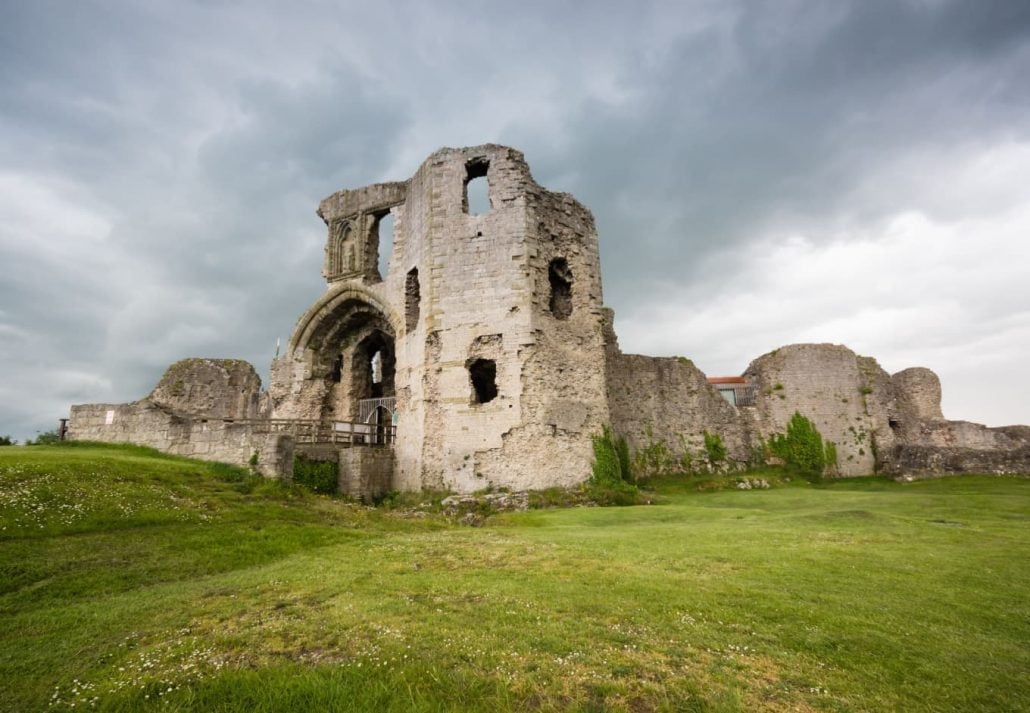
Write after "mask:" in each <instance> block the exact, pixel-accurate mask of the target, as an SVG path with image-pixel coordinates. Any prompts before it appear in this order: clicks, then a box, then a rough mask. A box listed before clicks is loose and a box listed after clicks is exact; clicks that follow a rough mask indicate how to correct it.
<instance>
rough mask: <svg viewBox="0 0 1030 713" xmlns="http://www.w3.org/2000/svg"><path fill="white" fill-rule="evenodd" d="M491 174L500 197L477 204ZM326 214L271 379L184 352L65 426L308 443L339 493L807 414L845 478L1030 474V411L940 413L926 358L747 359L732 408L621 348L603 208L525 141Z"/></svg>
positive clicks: (234, 445)
mask: <svg viewBox="0 0 1030 713" xmlns="http://www.w3.org/2000/svg"><path fill="white" fill-rule="evenodd" d="M476 181H485V182H486V184H487V194H488V200H489V206H488V207H487V208H485V209H484V210H483V211H482V212H480V213H478V214H477V213H475V212H474V206H473V207H472V208H470V199H469V195H470V192H469V185H470V184H471V183H474V182H476ZM318 215H319V216H320V217H321V218H322V220H323V221H324V222H325V224H326V228H327V241H326V248H325V261H324V265H323V270H322V274H323V277H324V278H325V280H326V283H327V289H326V292H325V293H324V294H323V295H322V297H321V298H319V299H318V300H317V301H316V302H315V304H313V305H312V306H311V307H310V308H309V309H308V310H307V311H306V312H305V313H304V314H303V315H302V316H301V317H300V319H299V320H298V322H297V326H296V328H295V330H294V332H293V335H292V336H291V337H290V340H289V343H288V345H287V348H286V350H285V353H284V354H283V355H282V356H279V357H278V358H276V359H275V360H274V362H273V363H272V367H271V382H270V384H269V387H268V390H267V391H264V390H262V388H261V383H260V379H259V378H258V377H257V374H256V372H255V371H254V368H253V367H252V366H251V365H249V364H246V363H245V362H240V361H236V360H216V359H186V360H183V361H180V362H177V363H176V364H174V365H173V366H172V367H170V368H169V370H168V372H167V373H166V374H165V376H164V377H163V378H162V379H161V381H160V383H159V384H158V385H157V387H155V389H154V391H153V392H151V394H150V395H149V396H147V397H146V398H144V399H142V400H140V401H137V402H134V403H130V404H88V405H81V406H73V407H72V411H71V419H70V423H69V433H70V437H72V438H76V439H89V440H97V441H111V442H134V443H141V444H145V445H151V446H154V447H156V448H159V449H161V450H164V451H168V452H171V453H179V454H183V455H189V456H193V457H198V458H206V459H210V460H219V461H226V462H230V463H238V464H250V465H251V466H253V467H255V468H256V469H257V470H259V471H260V472H262V473H264V474H265V475H268V476H278V477H286V478H288V477H290V475H291V473H292V464H293V458H294V454H295V452H296V453H301V454H304V455H305V456H306V457H309V458H317V459H322V460H334V461H337V462H338V463H339V471H340V486H341V489H342V490H343V491H344V492H347V493H349V494H351V495H354V496H358V497H364V498H372V497H377V496H379V495H382V494H384V493H386V492H388V491H390V490H420V489H436V490H441V489H444V490H451V491H455V492H460V493H470V492H474V491H479V490H484V489H491V488H492V489H509V490H513V491H524V490H526V489H538V488H546V487H551V486H569V485H574V484H576V483H579V482H582V481H583V480H585V479H586V478H587V477H588V476H589V474H590V465H591V460H592V449H591V436H592V435H593V434H597V433H600V431H601V429H602V427H603V426H604V425H606V424H610V425H611V426H612V428H613V429H614V431H615V432H616V433H618V434H621V435H623V436H625V437H626V438H627V440H628V441H629V443H630V445H631V447H632V448H633V449H641V448H646V447H648V446H651V445H653V444H655V443H658V442H664V443H665V444H666V445H667V447H668V449H669V450H670V451H672V452H675V453H677V454H680V453H682V454H686V455H690V454H693V456H691V457H692V458H693V459H694V460H693V461H692V462H694V463H695V464H699V465H714V464H706V463H705V462H704V459H703V453H704V450H705V449H704V434H705V432H708V433H710V434H716V435H718V436H719V437H720V439H721V440H722V442H723V443H724V444H725V446H726V450H727V461H726V463H725V464H722V465H721V467H723V468H724V469H729V470H732V469H734V468H740V467H743V466H745V465H746V464H747V463H748V462H749V461H750V460H751V459H752V456H753V454H754V452H755V449H756V448H758V447H759V446H760V444H761V442H762V440H763V439H765V438H768V436H769V435H771V434H773V433H778V432H782V431H783V430H784V429H785V426H786V423H787V420H788V419H789V418H790V416H791V415H792V414H793V413H794V412H795V411H799V412H801V413H802V414H803V415H805V416H807V417H809V418H810V419H812V420H813V421H814V423H815V424H816V426H817V427H818V428H819V430H820V432H821V433H822V435H823V436H824V437H825V438H826V439H827V440H830V441H833V442H834V443H835V444H836V445H837V450H838V464H837V469H836V474H839V475H844V476H851V475H865V474H870V473H874V472H886V473H892V474H905V473H928V472H929V473H945V472H962V471H969V470H976V471H980V472H998V473H1002V472H1030V428H1028V427H1025V426H1013V427H1007V428H987V427H985V426H981V425H978V424H971V423H966V422H961V421H946V420H944V418H943V415H942V414H941V410H940V382H939V380H938V379H937V377H936V375H934V373H933V372H931V371H930V370H928V369H923V368H913V369H906V370H904V371H901V372H899V373H897V374H894V375H890V374H887V373H886V372H885V371H884V370H883V369H882V368H881V367H880V366H879V365H878V364H877V363H876V361H875V360H874V359H872V358H870V357H862V356H859V355H857V354H855V353H854V352H852V351H851V350H849V349H848V348H847V347H844V346H840V345H832V344H796V345H791V346H787V347H781V348H779V349H776V350H774V351H772V352H770V353H768V354H766V355H764V356H762V357H759V358H758V359H756V360H755V361H753V362H752V363H751V365H750V366H749V367H748V368H747V370H746V371H745V373H744V377H745V378H744V379H743V380H740V379H738V380H737V381H738V382H740V381H742V382H743V383H744V384H745V385H746V388H747V389H748V390H749V391H748V394H749V395H748V397H747V399H746V405H745V403H744V401H743V400H742V401H741V402H740V403H739V405H737V404H735V403H730V402H729V401H728V400H727V399H728V398H729V397H730V395H729V394H727V393H725V392H723V393H721V392H720V390H719V389H717V388H716V386H714V385H713V384H711V383H709V381H708V379H707V378H706V376H705V375H704V374H703V373H702V372H701V371H700V370H699V369H697V368H696V367H695V366H694V365H693V364H692V363H691V362H690V360H688V359H685V358H683V357H676V358H664V357H648V356H640V355H633V354H624V353H622V351H621V350H620V349H619V345H618V340H617V338H616V336H615V332H614V329H613V326H612V325H613V319H614V316H613V313H612V311H611V310H609V309H607V308H605V307H604V305H603V300H602V291H601V271H600V257H599V253H598V240H597V233H596V229H595V226H594V219H593V216H592V215H591V213H590V211H589V210H587V209H586V208H585V207H584V206H583V205H581V204H580V203H579V202H578V201H576V200H575V199H574V198H573V197H572V196H570V195H568V194H565V193H554V192H551V191H548V190H546V189H544V188H542V187H541V186H539V185H538V184H537V183H536V182H535V181H534V180H533V178H532V176H531V175H530V172H529V167H528V166H527V165H526V162H525V160H524V158H523V156H522V154H521V153H519V152H518V151H516V150H514V149H511V148H508V147H504V146H497V145H492V144H488V145H483V146H476V147H471V148H463V149H441V150H440V151H437V152H436V153H434V154H433V155H431V156H430V157H429V158H428V159H426V161H425V162H424V163H423V164H422V166H421V167H420V168H419V169H418V171H417V172H416V173H415V175H414V176H412V177H411V178H410V179H408V180H407V181H402V182H394V183H379V184H374V185H371V186H366V187H364V188H358V189H353V190H343V191H339V192H337V193H334V194H333V195H331V196H329V197H328V198H326V199H325V200H323V201H322V203H321V204H320V206H319V209H318ZM391 218H392V221H393V225H394V236H393V245H392V252H391V254H390V258H389V266H388V269H387V270H386V272H385V274H380V271H379V266H378V265H379V254H380V250H381V248H382V246H381V245H380V235H379V233H380V229H381V227H382V226H383V225H384V223H387V222H389V219H391ZM734 398H735V397H734ZM759 487H761V486H759Z"/></svg>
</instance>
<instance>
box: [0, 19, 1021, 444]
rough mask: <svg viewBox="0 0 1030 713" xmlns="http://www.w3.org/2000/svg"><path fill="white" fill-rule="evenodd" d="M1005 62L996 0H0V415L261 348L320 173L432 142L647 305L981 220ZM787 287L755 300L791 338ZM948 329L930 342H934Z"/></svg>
mask: <svg viewBox="0 0 1030 713" xmlns="http://www.w3.org/2000/svg"><path fill="white" fill-rule="evenodd" d="M1028 73H1030V6H1028V5H1027V4H1026V3H1023V2H1018V1H1017V0H1013V1H1012V2H976V3H968V2H961V1H959V0H954V1H952V2H940V1H937V0H922V1H916V0H913V1H911V2H877V1H868V0H866V1H860V0H854V1H853V2H850V3H847V2H846V3H832V4H831V3H820V2H814V1H812V2H800V1H799V2H776V3H739V4H736V3H726V2H700V1H699V2H694V3H686V4H684V3H678V2H668V3H663V2H655V3H652V4H647V5H640V6H638V5H630V4H626V3H591V4H590V5H582V4H578V3H562V2H559V3H553V2H547V3H535V2H530V3H523V4H520V6H519V9H518V12H512V11H511V9H510V8H507V9H505V8H501V7H499V6H493V5H490V4H486V3H474V2H449V3H433V4H431V5H429V4H425V3H414V2H398V3H391V4H367V3H342V4H341V3H335V2H310V3H304V4H298V5H295V6H291V7H290V8H288V9H286V8H283V7H282V6H280V5H278V4H276V3H271V2H269V3H260V2H259V3H248V4H247V5H245V6H241V5H239V4H237V3H230V2H225V3H222V2H215V3H212V2H185V3H171V2H169V3H147V4H138V3H126V2H77V3H64V2H48V1H46V0H42V1H40V2H32V3H27V2H26V3H7V4H5V5H4V7H3V8H2V9H0V167H2V168H0V189H2V190H0V194H2V195H0V261H2V263H0V264H2V266H3V267H2V277H0V345H2V346H0V361H2V366H3V368H4V373H5V377H4V378H3V379H2V380H0V434H2V433H7V432H11V433H14V434H18V435H19V436H20V437H24V436H25V435H28V434H30V433H31V432H33V431H35V430H37V429H40V428H45V427H50V426H51V424H52V423H54V419H55V418H56V417H57V416H58V415H60V414H62V413H64V412H65V411H66V409H67V405H68V403H70V402H78V401H94V400H104V399H110V400H128V399H132V398H136V397H138V396H141V395H142V394H144V393H145V392H146V391H147V390H148V389H149V388H150V386H151V385H152V384H153V383H154V382H155V381H156V379H157V377H158V376H159V374H160V372H161V370H162V369H163V367H164V366H165V365H166V364H167V363H169V362H171V361H173V360H175V359H178V358H181V357H184V356H190V355H210V356H236V357H241V358H246V359H248V360H251V361H253V362H254V363H255V365H256V366H257V367H258V369H259V370H261V371H264V370H265V369H266V368H267V364H268V361H269V358H270V356H271V352H272V350H273V349H274V343H275V338H276V337H277V336H280V337H283V338H284V339H285V338H286V337H287V336H288V333H289V331H290V329H291V328H292V325H293V322H294V320H295V319H296V317H297V316H298V315H299V314H300V313H301V312H302V310H303V309H304V308H305V307H306V306H307V305H308V304H309V303H310V302H311V301H312V300H313V299H314V298H315V297H316V296H317V295H318V294H319V293H320V291H321V290H322V289H324V286H323V283H321V280H320V278H319V269H320V266H321V260H322V243H323V240H324V232H323V227H322V225H321V223H320V221H319V220H318V218H317V217H316V216H315V215H314V210H315V207H316V206H317V204H318V201H319V200H320V199H321V198H323V197H324V196H326V195H328V194H329V193H331V192H333V191H335V190H337V189H339V188H342V187H346V186H357V185H364V184H366V183H370V182H374V181H378V180H388V179H402V178H405V177H407V176H408V175H410V174H411V173H412V172H413V171H414V170H415V169H416V168H417V164H418V162H419V161H421V160H422V158H424V157H425V156H426V155H428V153H430V152H431V151H433V150H435V149H437V148H439V147H440V146H443V145H463V144H474V143H482V142H486V141H501V142H504V143H510V144H512V145H515V146H517V147H519V148H521V149H522V150H524V151H525V152H526V154H527V158H528V159H529V161H530V163H531V165H532V166H533V169H534V173H535V175H536V177H537V179H538V180H540V181H541V182H542V183H544V184H545V185H548V186H549V187H552V188H555V189H559V190H566V191H570V192H572V193H574V194H575V195H576V196H577V197H578V198H580V199H581V200H582V201H583V202H584V203H586V204H587V205H588V206H589V207H590V208H592V209H593V210H594V212H595V215H596V217H597V219H598V226H599V229H600V233H601V239H602V250H603V257H604V277H605V288H606V297H607V299H608V302H609V303H610V304H611V305H612V306H614V307H615V308H616V309H617V311H618V312H619V314H620V315H628V316H632V318H633V319H636V320H637V322H638V324H639V325H643V326H644V328H645V330H646V325H647V324H649V323H648V321H647V320H648V315H651V314H656V313H657V312H659V311H660V310H659V309H658V308H659V307H660V306H661V305H662V304H664V303H666V302H668V301H669V299H670V296H672V297H673V298H675V299H679V298H682V297H685V298H686V300H687V304H689V305H691V306H692V307H693V308H696V309H697V310H698V311H699V312H704V311H705V310H706V309H707V310H710V309H714V307H713V305H716V304H726V305H728V304H731V302H718V301H716V302H713V301H712V300H713V299H715V297H716V296H721V297H719V299H725V300H733V299H736V298H734V295H735V294H738V296H739V295H740V294H744V293H735V292H734V291H735V290H737V289H738V285H739V282H738V281H739V280H741V279H743V276H742V275H743V273H742V272H740V271H741V270H745V269H751V268H752V266H753V264H754V260H755V259H756V253H760V252H761V251H763V250H764V251H770V250H775V249H776V248H775V246H776V245H777V243H776V242H775V238H776V236H789V235H804V236H806V239H807V240H809V241H810V242H811V244H812V245H813V246H814V247H813V250H812V251H810V252H807V253H806V252H802V253H799V254H800V255H802V257H801V258H799V260H801V259H803V260H816V259H817V257H818V255H819V254H820V253H819V250H820V249H823V248H825V247H826V246H830V245H831V244H832V243H833V242H834V241H839V240H842V239H843V238H842V237H841V236H842V235H860V236H866V237H868V236H869V235H877V234H880V233H882V231H884V230H888V229H889V227H890V226H891V225H893V224H894V223H893V221H895V219H896V218H897V216H898V215H899V214H902V213H905V212H906V211H913V210H915V211H918V212H919V213H921V214H922V215H924V216H926V217H927V219H928V220H930V221H937V223H938V224H940V225H945V224H963V225H966V224H969V225H973V224H974V223H975V221H978V220H979V221H986V220H993V219H995V218H997V216H999V215H1003V214H1005V213H1006V211H1012V210H1014V208H1018V207H1019V206H1020V205H1024V204H1025V203H1021V200H1022V199H1020V198H1019V197H1018V196H1016V195H1014V193H1013V190H1012V189H1011V187H1009V188H1007V189H1006V188H1005V186H1004V181H1001V180H995V179H989V180H988V179H985V178H983V177H984V176H990V175H991V173H992V171H994V172H995V173H996V172H997V170H996V169H992V168H991V167H990V166H988V167H986V168H985V164H984V162H985V161H987V162H992V163H991V166H993V165H994V164H998V165H1001V166H1003V167H1005V168H1004V170H1005V171H1008V173H1005V174H1004V175H1006V176H1008V175H1011V176H1012V177H1014V178H1015V179H1018V178H1021V177H1022V176H1023V169H1022V168H1021V166H1022V164H1020V163H1019V162H1014V161H1012V160H1011V159H1007V158H1005V157H1006V156H1012V155H1015V154H1012V152H1011V151H1007V149H1006V148H1005V147H1006V146H1008V145H1015V146H1021V145H1025V143H1026V142H1027V141H1030V136H1028V131H1030V92H1028V91H1027V90H1026V88H1025V77H1026V76H1027V75H1028ZM999 147H1000V148H999ZM1019 155H1022V154H1019ZM956 167H959V168H961V167H965V168H963V169H962V170H959V168H956ZM963 171H965V172H964V173H963ZM943 175H949V176H954V178H955V180H954V181H952V182H951V183H945V182H942V181H937V180H929V179H933V178H935V177H939V176H943ZM985 181H986V183H985ZM985 186H986V187H985ZM975 224H976V225H978V226H981V225H986V224H982V223H975ZM1006 225H1007V224H1006ZM991 226H993V227H991ZM999 226H1001V224H1000V223H991V224H990V225H989V226H988V227H982V228H981V229H983V230H998V231H1003V232H1004V230H1009V229H1011V225H1008V227H1005V226H1002V227H999ZM935 230H937V228H935ZM878 231H879V232H878ZM942 231H943V229H941V230H938V232H939V233H940V234H942V235H945V234H946V235H951V234H952V233H949V232H947V231H943V232H942ZM1017 232H1018V231H1017ZM1005 234H1006V235H1007V234H1008V233H1005ZM770 241H771V242H770ZM991 244H992V245H994V246H995V247H994V249H995V250H996V251H1004V250H1005V249H1006V243H1003V242H999V241H997V240H995V241H994V242H993V243H991ZM820 246H822V247H820ZM727 256H729V257H727ZM757 257H761V255H757ZM956 259H960V258H959V257H956ZM809 267H810V266H808V264H807V263H806V264H805V265H799V266H798V269H799V271H800V272H799V274H802V273H804V271H805V270H806V269H809ZM985 269H990V265H988V266H987V267H986V268H985ZM998 269H1000V268H998ZM806 274H807V273H806ZM934 274H939V275H942V276H943V275H948V274H950V273H948V272H947V270H946V269H945V268H940V269H939V270H938V271H937V272H935V273H934ZM749 279H755V278H753V277H752V278H749ZM799 279H800V278H799ZM805 279H807V278H805ZM897 279H900V278H897ZM941 279H945V278H943V277H942V278H941ZM801 281H804V279H801ZM642 282H643V283H645V284H647V285H649V287H650V289H647V290H641V289H640V285H641V284H642ZM936 284H937V283H934V284H933V285H931V284H929V283H928V284H927V287H926V289H925V290H924V293H925V294H928V295H931V296H934V295H935V294H936V293H934V292H933V290H935V289H939V288H938V287H935V286H934V285H936ZM894 287H895V286H894V285H886V286H885V287H884V290H885V291H887V292H890V291H891V290H892V289H894ZM771 289H772V287H771ZM775 289H783V290H786V288H785V287H783V285H779V284H777V285H776V286H775ZM745 298H746V294H744V298H741V299H744V301H743V302H740V301H738V302H733V303H732V304H737V305H738V307H737V308H740V307H739V305H742V304H751V303H750V302H747V299H745ZM675 299H674V300H673V301H675ZM928 299H929V298H928ZM934 299H936V297H934ZM968 299H969V300H970V302H975V301H976V300H974V298H973V296H972V295H970V296H969V297H968ZM874 302H875V301H874ZM871 303H872V302H871ZM677 304H678V303H677ZM826 304H827V309H830V308H831V305H832V308H833V309H835V310H839V311H843V312H844V313H845V314H846V313H847V309H848V308H847V305H846V304H845V303H839V304H838V303H837V302H834V301H832V300H826ZM876 304H879V305H881V307H883V305H885V304H886V303H880V302H876ZM926 304H931V302H927V303H926ZM682 309H688V308H687V307H683V308H682ZM793 309H796V308H795V307H790V306H786V305H782V310H783V314H782V315H779V316H777V317H776V318H772V317H770V316H769V315H768V314H763V315H758V314H756V315H755V317H756V319H761V320H764V322H765V324H767V325H768V324H775V325H779V326H778V327H777V330H771V331H769V332H768V338H769V339H775V338H780V339H789V338H791V337H792V336H793V335H794V334H803V333H805V330H804V328H803V327H802V326H800V325H799V324H798V323H796V322H795V321H792V320H796V319H798V317H796V316H794V315H793V312H792V311H791V310H793ZM927 309H929V308H927ZM991 309H996V310H998V311H1000V312H1001V313H1012V314H1017V313H1020V312H1021V310H1025V309H1030V305H1028V298H1027V296H1026V295H1025V294H1016V295H1006V299H1005V301H1003V302H999V301H998V300H988V301H987V302H985V303H984V305H983V306H982V307H977V308H976V310H973V311H971V312H970V316H969V319H976V320H977V321H978V323H977V325H976V327H975V329H972V328H971V329H970V330H967V331H966V333H967V334H975V335H976V339H986V338H988V337H989V336H990V334H989V333H990V332H991V330H992V329H995V330H1001V331H1005V330H1012V329H1016V330H1017V332H1014V334H1017V335H1018V334H1022V332H1018V329H1019V328H1020V327H1019V323H1017V324H1016V326H1015V327H1013V326H1012V325H1011V324H1010V323H1009V322H1006V321H1005V320H1002V322H1003V323H1004V324H1002V323H995V322H994V321H992V320H990V319H987V318H985V317H984V315H985V314H986V313H989V312H990V310H991ZM920 314H924V313H923V312H920ZM925 314H931V315H932V312H925ZM677 315H681V316H677ZM670 319H672V320H673V321H675V320H676V319H681V320H682V321H684V322H687V321H689V315H688V314H687V313H686V312H683V313H676V314H673V315H672V316H671V317H670ZM860 321H861V320H856V323H857V322H860ZM827 324H835V325H837V324H838V323H835V322H828V323H827ZM991 325H995V326H994V327H992V326H991ZM838 326H839V325H838ZM834 328H837V327H834ZM667 331H668V330H667ZM758 331H761V330H758ZM962 331H963V330H962V329H961V326H960V325H957V326H953V328H951V329H945V328H944V327H943V326H942V327H941V328H940V329H939V331H937V332H936V333H934V334H929V335H927V344H930V345H932V347H933V349H934V350H935V351H934V354H940V355H941V358H944V359H948V358H949V356H948V354H949V353H948V352H946V351H942V350H944V349H945V348H946V345H947V344H951V345H954V344H956V343H957V342H960V341H961V339H962ZM629 332H630V333H633V332H634V330H629ZM984 332H987V333H988V334H986V335H985V334H984ZM763 333H764V332H763ZM1006 333H1008V332H1006ZM854 334H855V335H856V338H861V334H862V333H861V332H854ZM640 338H643V337H640ZM843 338H845V336H842V337H841V339H843ZM935 340H939V341H941V342H943V344H944V345H943V346H942V345H938V344H937V343H936V341H935ZM1016 341H1018V339H1017V340H1016ZM733 343H734V345H735V346H734V348H735V349H738V350H744V349H754V348H755V347H754V345H753V344H752V343H750V342H740V343H737V342H733ZM628 346H630V348H632V346H633V345H632V344H630V345H628ZM661 348H668V349H670V350H672V349H674V350H676V351H679V352H683V353H686V352H691V353H693V352H692V351H691V350H693V349H695V348H696V345H695V344H684V345H683V346H682V347H681V348H678V347H674V346H671V345H670V346H667V347H661ZM753 356H756V354H747V355H744V356H742V357H741V358H742V360H746V359H749V358H751V357H753ZM955 373H961V370H960V369H956V370H955ZM963 378H965V377H963ZM967 390H968V389H967Z"/></svg>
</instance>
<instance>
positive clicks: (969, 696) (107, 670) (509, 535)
mask: <svg viewBox="0 0 1030 713" xmlns="http://www.w3.org/2000/svg"><path fill="white" fill-rule="evenodd" d="M656 490H657V494H658V504H655V505H648V506H636V507H627V508H572V509H564V510H535V511H530V512H527V513H517V514H505V515H498V516H494V517H491V518H490V519H488V520H487V523H486V526H485V527H482V528H472V527H467V526H461V525H458V524H456V523H452V522H449V521H448V520H447V519H446V518H445V517H444V516H442V515H440V514H437V513H433V512H430V513H428V514H419V513H415V512H412V511H410V510H393V511H386V510H382V509H380V510H371V509H369V508H365V507H362V506H359V505H354V504H348V503H346V502H343V501H341V500H337V499H331V498H326V497H320V496H312V495H306V494H304V493H303V492H300V491H297V490H290V489H286V488H283V487H280V486H278V485H277V484H274V483H265V482H262V481H260V480H258V479H254V478H252V477H250V476H248V475H246V474H244V473H242V472H241V471H238V470H234V469H231V468H228V467H224V466H216V465H212V464H205V463H199V462H196V461H187V460H182V459H175V458H170V457H157V456H155V455H153V454H149V453H147V452H146V451H144V450H143V449H134V448H131V447H129V448H111V447H53V448H48V447H32V448H25V447H7V448H0V528H2V529H0V709H2V710H6V711H37V710H71V709H75V710H79V709H82V708H86V709H87V710H93V709H96V710H138V709H148V708H152V709H154V710H162V711H167V710H224V711H230V710H239V711H285V710H296V711H315V710H356V711H366V710H396V711H420V710H426V711H444V710H455V711H465V710H501V711H505V710H512V711H522V710H527V709H529V710H533V709H543V710H588V711H607V710H628V711H647V710H670V711H680V710H685V711H707V710H711V711H752V710H773V711H809V710H813V711H975V710H983V711H1015V710H1030V527H1028V525H1030V480H1028V479H1025V478H1014V477H972V476H970V477H962V478H949V479H942V480H934V481H922V482H915V483H906V484H899V483H894V482H889V481H885V480H881V479H856V480H848V481H837V482H833V483H830V484H825V485H819V486H813V485H809V484H808V483H804V482H798V481H794V482H791V483H790V484H787V485H785V486H783V487H775V488H772V489H769V490H749V491H738V490H726V491H717V492H698V491H697V482H695V481H692V480H688V479H679V480H676V479H670V480H666V481H664V482H662V483H660V484H659V485H658V486H657V488H656Z"/></svg>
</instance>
